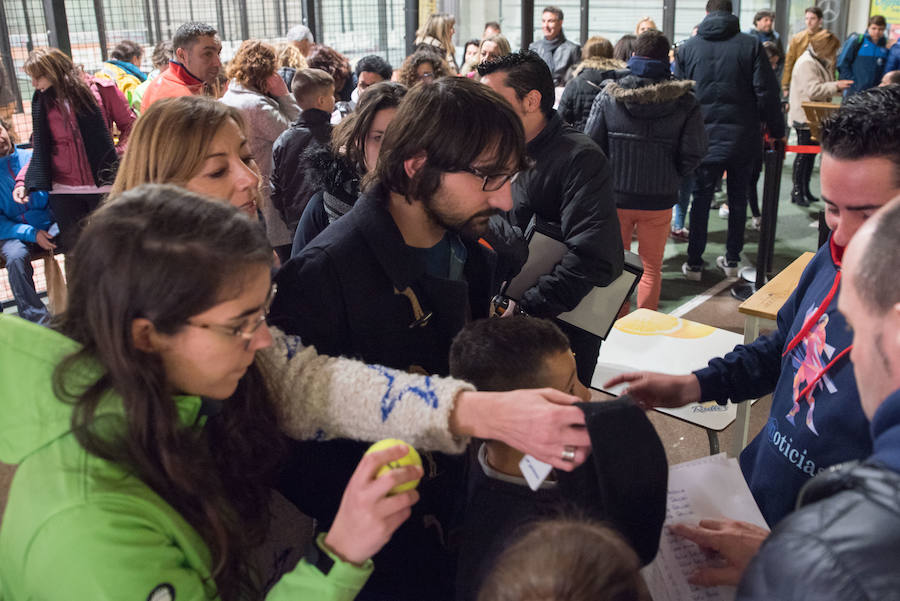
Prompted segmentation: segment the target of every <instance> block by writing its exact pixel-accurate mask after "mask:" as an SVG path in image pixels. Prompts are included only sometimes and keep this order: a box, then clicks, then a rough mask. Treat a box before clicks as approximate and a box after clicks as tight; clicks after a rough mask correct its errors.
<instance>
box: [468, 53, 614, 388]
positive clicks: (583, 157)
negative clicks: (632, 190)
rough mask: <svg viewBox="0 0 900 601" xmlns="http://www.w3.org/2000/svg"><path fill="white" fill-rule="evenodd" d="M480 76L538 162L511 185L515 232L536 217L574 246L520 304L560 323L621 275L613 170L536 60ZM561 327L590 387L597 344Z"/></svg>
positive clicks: (500, 63) (511, 60)
mask: <svg viewBox="0 0 900 601" xmlns="http://www.w3.org/2000/svg"><path fill="white" fill-rule="evenodd" d="M478 73H479V74H480V75H481V77H482V79H481V81H482V83H484V84H487V86H488V87H490V88H492V89H493V90H495V91H497V92H498V93H499V94H500V95H501V96H503V97H504V98H505V99H506V100H507V101H508V102H509V103H510V104H511V105H512V107H513V109H514V110H515V111H516V113H518V115H519V117H520V118H521V120H522V124H523V126H524V128H525V139H526V141H527V142H528V146H527V150H528V155H529V156H530V157H531V158H532V159H533V160H534V162H535V164H534V168H533V169H531V170H529V171H527V172H525V173H522V174H521V176H520V177H519V178H518V179H517V180H516V182H515V185H514V186H513V200H514V201H515V206H514V207H513V210H512V212H511V213H510V219H511V221H512V223H513V225H515V226H518V227H520V228H522V229H524V228H525V227H526V226H527V225H528V222H529V221H530V220H531V218H532V217H533V216H535V215H536V216H537V217H538V218H540V219H542V220H544V221H546V222H551V223H556V224H559V225H560V227H561V229H562V235H563V238H564V241H565V243H566V245H567V246H568V247H569V251H568V252H567V253H566V254H565V256H563V258H562V260H561V261H560V262H559V263H558V264H557V265H556V267H555V268H554V269H553V271H552V272H551V273H549V274H548V275H545V276H542V277H541V278H540V279H539V280H538V282H537V284H536V285H535V286H534V287H532V288H530V289H529V290H526V291H525V292H524V294H523V295H522V298H521V299H520V302H519V308H520V309H522V310H523V311H525V312H526V313H528V314H529V315H534V316H536V317H556V316H557V315H559V314H560V313H563V312H565V311H571V310H572V309H574V308H575V307H576V306H577V305H578V303H579V302H581V299H583V298H584V297H585V295H587V293H588V292H590V291H591V289H592V288H593V287H594V286H606V285H607V284H609V283H610V282H612V281H613V280H614V279H616V278H617V277H619V275H620V274H621V273H622V265H623V263H624V253H623V248H622V239H621V234H620V232H619V219H618V217H617V216H616V207H615V203H614V202H613V191H612V174H611V172H610V168H609V163H608V162H607V160H606V155H604V154H603V151H602V150H600V148H599V147H598V146H597V145H596V144H595V143H594V142H593V141H592V140H591V139H590V138H589V137H587V136H586V135H584V134H583V133H581V132H578V131H576V130H574V129H573V128H571V127H569V126H568V125H566V124H565V123H563V121H562V119H561V118H560V116H559V115H558V114H557V113H556V111H555V110H553V100H554V92H553V80H552V77H551V75H550V69H549V68H548V67H547V65H546V64H545V63H544V61H542V60H541V58H540V57H539V56H538V55H537V54H535V53H534V52H531V51H524V52H521V53H513V54H510V55H508V56H505V57H503V58H500V59H498V60H496V61H490V62H487V63H482V64H481V65H479V66H478ZM558 325H559V326H560V328H562V329H563V331H564V332H565V333H566V335H568V336H569V340H570V341H571V343H572V350H573V351H574V352H575V358H576V361H577V363H578V378H579V379H580V380H581V381H582V383H584V384H585V385H586V386H588V385H590V382H591V377H592V376H593V373H594V367H595V364H596V362H597V355H598V354H599V352H600V339H599V338H598V337H596V336H594V335H593V334H589V333H588V332H585V331H584V330H581V329H579V328H576V327H574V326H571V325H569V324H567V323H564V322H558Z"/></svg>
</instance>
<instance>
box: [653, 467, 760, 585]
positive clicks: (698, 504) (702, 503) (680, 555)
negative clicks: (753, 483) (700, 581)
mask: <svg viewBox="0 0 900 601" xmlns="http://www.w3.org/2000/svg"><path fill="white" fill-rule="evenodd" d="M715 518H731V519H734V520H742V521H744V522H750V523H752V524H756V525H757V526H761V527H763V528H768V525H767V524H766V521H765V520H764V519H763V516H762V514H761V513H760V511H759V507H757V506H756V502H755V501H754V500H753V495H751V494H750V489H749V488H748V487H747V483H746V481H745V480H744V476H743V475H742V474H741V468H740V467H739V466H738V463H737V460H736V459H734V458H731V459H729V458H728V457H726V456H725V453H720V454H718V455H713V456H710V457H703V458H701V459H697V460H695V461H688V462H686V463H679V464H678V465H674V466H672V467H671V468H669V498H668V503H667V505H666V522H665V524H666V526H669V525H670V524H678V523H686V524H690V525H696V524H697V523H698V522H699V521H700V520H704V519H715ZM708 561H709V559H708V557H707V556H706V555H705V554H704V553H703V552H702V551H701V550H700V548H699V547H698V546H697V545H695V544H694V543H692V542H690V541H688V540H686V539H683V538H680V537H677V536H675V535H673V534H671V533H669V531H668V529H667V528H665V527H664V529H663V534H662V538H661V540H660V545H659V554H658V555H657V556H656V559H654V560H653V563H651V564H650V565H648V566H647V567H645V568H644V569H643V570H642V574H643V576H644V580H645V581H646V582H647V588H648V589H649V590H650V595H651V597H652V598H653V601H733V599H734V597H735V589H734V587H727V586H719V587H710V588H704V587H698V586H692V585H691V584H688V581H687V579H688V576H690V575H691V574H692V573H693V572H694V571H695V570H696V569H697V568H699V567H701V566H702V565H704V564H706V563H707V562H708Z"/></svg>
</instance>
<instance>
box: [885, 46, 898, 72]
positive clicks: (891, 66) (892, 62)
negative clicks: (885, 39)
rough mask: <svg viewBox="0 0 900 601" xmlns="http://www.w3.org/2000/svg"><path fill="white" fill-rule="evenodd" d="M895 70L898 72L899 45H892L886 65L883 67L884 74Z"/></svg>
mask: <svg viewBox="0 0 900 601" xmlns="http://www.w3.org/2000/svg"><path fill="white" fill-rule="evenodd" d="M897 70H900V43H897V44H894V45H893V46H891V49H890V50H888V58H887V63H886V64H885V65H884V72H885V73H890V72H891V71H897Z"/></svg>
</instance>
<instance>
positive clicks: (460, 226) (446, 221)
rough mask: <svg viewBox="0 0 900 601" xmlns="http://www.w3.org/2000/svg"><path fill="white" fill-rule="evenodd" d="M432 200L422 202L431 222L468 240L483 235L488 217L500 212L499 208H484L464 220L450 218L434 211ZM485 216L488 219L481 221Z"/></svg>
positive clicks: (486, 227)
mask: <svg viewBox="0 0 900 601" xmlns="http://www.w3.org/2000/svg"><path fill="white" fill-rule="evenodd" d="M432 202H433V201H432V199H429V200H427V201H424V202H423V203H422V205H423V206H424V207H425V214H426V215H428V218H429V219H430V220H431V221H432V223H434V224H436V225H438V226H440V227H442V228H444V229H445V230H447V231H450V232H454V233H456V234H459V235H460V236H462V237H464V238H468V239H470V240H477V239H478V238H480V237H482V236H484V235H485V234H486V233H487V232H488V229H489V228H488V220H489V218H490V217H493V216H494V215H499V214H500V213H502V211H501V210H500V209H485V210H484V211H478V212H477V213H475V214H474V215H472V216H471V217H469V218H468V219H466V220H463V221H459V220H453V219H450V218H448V217H447V216H446V215H442V214H441V213H440V212H439V211H436V210H435V209H434V207H433V206H432ZM485 217H486V218H488V219H484V220H483V223H482V218H485ZM476 222H477V223H476Z"/></svg>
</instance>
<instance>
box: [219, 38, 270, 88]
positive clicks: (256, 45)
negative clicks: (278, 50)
mask: <svg viewBox="0 0 900 601" xmlns="http://www.w3.org/2000/svg"><path fill="white" fill-rule="evenodd" d="M276 66H277V63H276V61H275V47H274V46H271V45H269V44H267V43H265V42H261V41H259V40H245V41H244V42H241V46H240V48H238V51H237V53H235V55H234V58H233V59H231V62H230V63H229V64H228V70H227V71H226V72H225V74H226V76H227V77H228V79H233V80H235V81H236V82H238V83H239V84H241V85H242V86H245V87H248V88H252V89H254V90H256V91H258V92H263V91H265V89H266V80H267V79H268V78H269V77H271V76H272V74H273V73H275V69H276Z"/></svg>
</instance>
